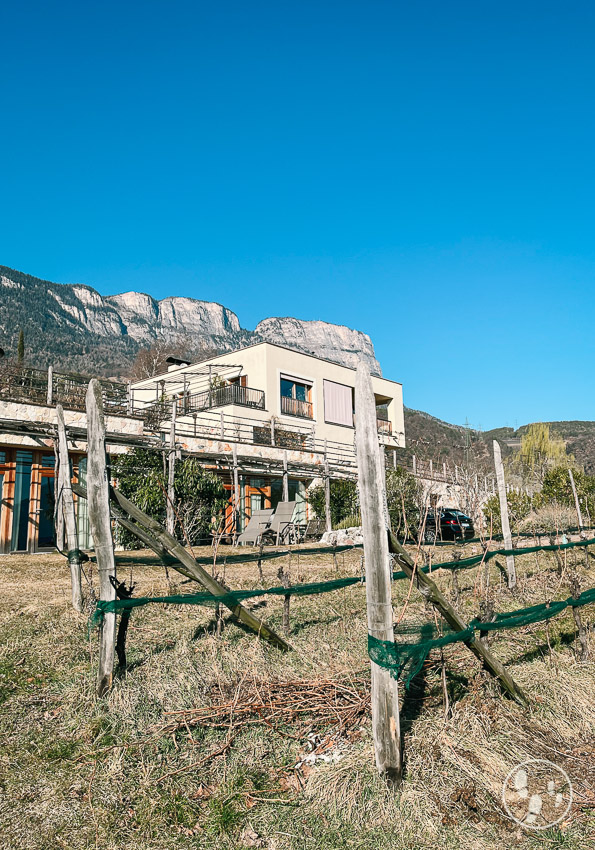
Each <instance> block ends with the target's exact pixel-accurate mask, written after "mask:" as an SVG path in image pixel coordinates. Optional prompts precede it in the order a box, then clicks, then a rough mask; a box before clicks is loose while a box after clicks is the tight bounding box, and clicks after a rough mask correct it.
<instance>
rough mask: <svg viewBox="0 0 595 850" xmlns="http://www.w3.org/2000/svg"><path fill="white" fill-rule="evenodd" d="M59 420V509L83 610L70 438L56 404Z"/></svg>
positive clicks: (75, 595) (75, 596) (76, 603)
mask: <svg viewBox="0 0 595 850" xmlns="http://www.w3.org/2000/svg"><path fill="white" fill-rule="evenodd" d="M56 417H57V421H58V482H57V483H58V499H59V501H60V502H61V504H59V506H58V511H61V513H62V516H63V517H64V525H65V527H66V541H67V546H68V550H67V551H68V555H67V557H68V565H69V567H70V583H71V589H72V607H73V608H74V610H75V611H79V612H80V613H82V611H83V588H82V583H81V554H80V551H79V544H78V534H77V529H76V514H75V510H74V500H73V498H72V484H71V478H70V459H69V457H68V440H67V439H66V427H65V425H64V410H63V409H62V405H61V404H57V405H56Z"/></svg>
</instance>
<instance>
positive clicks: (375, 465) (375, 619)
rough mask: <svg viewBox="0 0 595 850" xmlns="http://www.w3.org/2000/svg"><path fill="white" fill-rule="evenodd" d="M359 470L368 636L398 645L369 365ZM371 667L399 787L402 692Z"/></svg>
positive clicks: (390, 774)
mask: <svg viewBox="0 0 595 850" xmlns="http://www.w3.org/2000/svg"><path fill="white" fill-rule="evenodd" d="M355 418H356V447H357V470H358V487H359V500H360V509H361V514H362V527H363V535H364V555H365V564H366V603H367V611H368V632H369V634H371V635H372V636H373V637H375V638H377V639H378V640H383V641H390V642H392V641H394V633H393V609H392V603H391V566H390V558H389V552H388V537H387V527H386V522H385V510H386V509H385V506H384V505H383V501H384V499H383V497H382V489H381V488H382V459H381V457H380V446H379V443H378V433H377V427H376V404H375V401H374V393H373V391H372V380H371V378H370V372H369V369H368V367H367V365H366V364H365V363H364V362H363V361H361V362H360V364H359V366H358V367H357V377H356V384H355ZM370 664H371V668H372V734H373V737H374V752H375V757H376V767H377V768H378V771H379V773H380V774H382V775H383V776H386V778H387V779H390V780H391V781H393V782H395V783H400V781H401V774H402V767H401V733H400V727H399V693H398V685H397V681H396V679H394V678H393V677H392V676H391V674H390V672H389V670H387V669H385V668H384V667H380V666H379V665H378V664H376V663H375V662H374V661H370Z"/></svg>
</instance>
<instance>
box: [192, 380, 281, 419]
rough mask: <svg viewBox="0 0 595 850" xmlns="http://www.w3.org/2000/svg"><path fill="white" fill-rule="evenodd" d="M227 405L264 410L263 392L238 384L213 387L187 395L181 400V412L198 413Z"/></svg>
mask: <svg viewBox="0 0 595 850" xmlns="http://www.w3.org/2000/svg"><path fill="white" fill-rule="evenodd" d="M229 404H237V405H239V406H240V407H250V408H252V409H253V410H264V409H265V394H264V390H255V389H253V388H252V387H241V386H240V385H239V384H229V385H227V386H223V387H214V388H212V389H210V390H205V391H204V392H201V393H189V394H187V395H186V396H185V397H184V398H183V400H182V410H183V411H184V413H199V412H200V411H201V410H211V409H212V408H214V407H225V406H226V405H229Z"/></svg>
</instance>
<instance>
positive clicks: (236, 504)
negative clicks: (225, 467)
mask: <svg viewBox="0 0 595 850" xmlns="http://www.w3.org/2000/svg"><path fill="white" fill-rule="evenodd" d="M231 452H232V464H233V469H232V473H233V505H232V515H233V542H234V543H235V542H236V540H237V539H238V534H239V533H240V482H239V478H238V447H237V446H236V444H235V443H234V444H233V446H232V447H231Z"/></svg>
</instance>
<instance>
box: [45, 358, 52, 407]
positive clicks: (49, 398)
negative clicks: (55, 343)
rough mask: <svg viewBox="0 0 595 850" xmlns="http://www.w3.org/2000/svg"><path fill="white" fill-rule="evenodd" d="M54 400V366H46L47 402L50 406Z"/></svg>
mask: <svg viewBox="0 0 595 850" xmlns="http://www.w3.org/2000/svg"><path fill="white" fill-rule="evenodd" d="M53 400H54V367H53V366H48V392H47V399H46V401H47V404H48V406H50V405H51V404H52V402H53Z"/></svg>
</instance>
